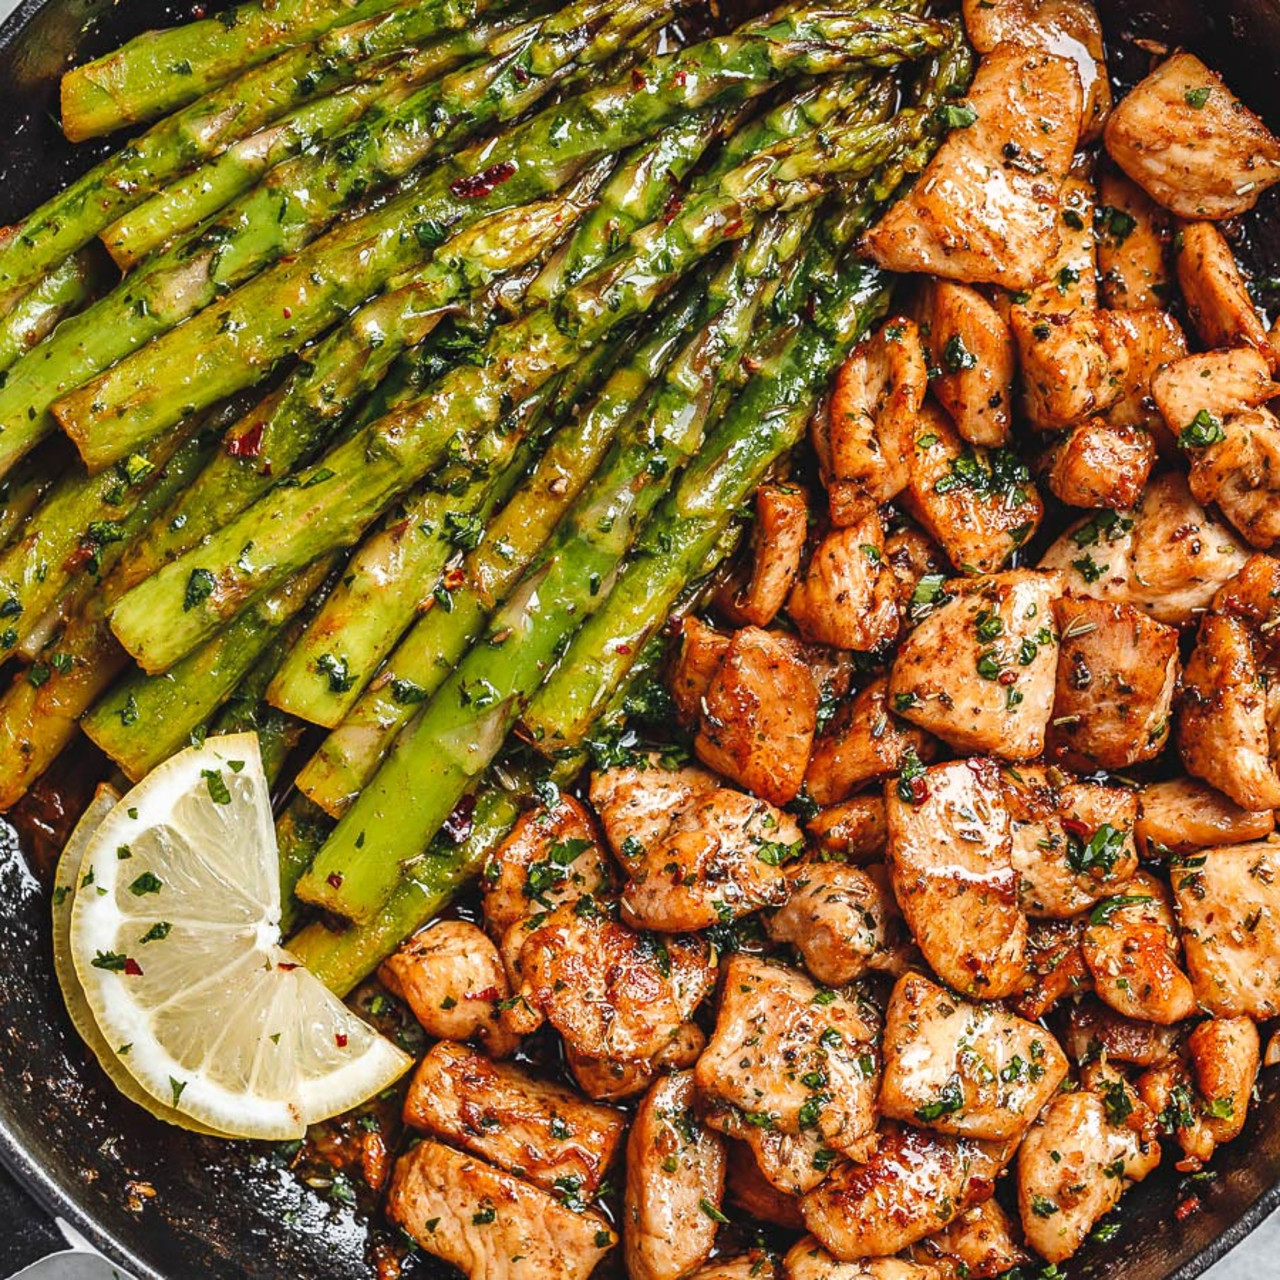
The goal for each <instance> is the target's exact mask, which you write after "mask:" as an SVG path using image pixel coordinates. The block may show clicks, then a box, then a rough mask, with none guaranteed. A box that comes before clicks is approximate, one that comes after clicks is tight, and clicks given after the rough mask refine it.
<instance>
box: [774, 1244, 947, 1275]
mask: <svg viewBox="0 0 1280 1280" xmlns="http://www.w3.org/2000/svg"><path fill="white" fill-rule="evenodd" d="M782 1271H783V1275H785V1276H786V1280H942V1276H941V1273H940V1272H939V1271H938V1269H937V1268H936V1267H931V1266H928V1265H927V1264H921V1263H918V1262H908V1261H907V1260H906V1259H904V1258H857V1259H855V1260H854V1261H852V1262H842V1261H841V1260H840V1259H839V1258H835V1257H833V1256H832V1255H831V1254H829V1253H828V1252H827V1251H826V1250H825V1249H824V1248H823V1247H822V1246H821V1245H820V1244H819V1243H818V1241H817V1239H816V1238H815V1237H814V1236H805V1237H804V1239H802V1240H797V1241H796V1242H795V1244H793V1245H792V1246H791V1248H790V1249H789V1250H788V1251H787V1256H786V1257H785V1258H784V1259H783V1260H782Z"/></svg>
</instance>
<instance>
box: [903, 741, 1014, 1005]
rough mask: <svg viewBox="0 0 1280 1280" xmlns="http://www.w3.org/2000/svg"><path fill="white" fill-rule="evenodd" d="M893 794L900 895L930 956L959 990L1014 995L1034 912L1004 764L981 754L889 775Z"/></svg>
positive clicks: (988, 996) (995, 996)
mask: <svg viewBox="0 0 1280 1280" xmlns="http://www.w3.org/2000/svg"><path fill="white" fill-rule="evenodd" d="M885 797H886V811H887V815H888V820H889V844H888V847H887V850H886V856H887V861H888V865H889V874H890V877H891V880H892V884H893V891H894V896H895V897H896V898H897V899H898V905H899V906H900V907H901V908H902V914H903V916H904V917H905V918H906V921H907V924H908V925H909V926H910V928H911V932H912V934H913V935H914V937H915V939H916V942H917V944H918V945H919V947H920V950H921V951H922V952H923V953H924V957H925V959H926V960H927V961H928V962H929V964H930V966H931V967H932V969H933V971H934V972H935V973H936V974H937V975H938V976H939V977H940V978H941V979H942V980H943V981H944V982H946V983H947V984H948V985H949V986H951V987H953V988H954V989H955V990H957V991H960V992H963V993H965V994H969V995H975V996H979V997H981V998H983V999H988V1000H995V999H999V998H1001V997H1003V996H1008V995H1012V994H1013V993H1014V992H1016V991H1017V990H1019V989H1020V988H1021V986H1022V985H1023V982H1024V974H1023V960H1024V956H1025V952H1026V945H1027V918H1026V916H1025V915H1024V914H1023V913H1022V909H1021V908H1020V906H1019V905H1018V876H1017V873H1016V872H1015V871H1014V869H1013V844H1012V837H1011V834H1010V829H1009V812H1008V810H1007V809H1006V808H1005V807H1004V805H1003V804H1002V803H1001V790H1000V775H999V770H998V769H997V767H996V766H995V765H994V764H993V763H992V762H991V761H990V760H981V759H977V758H973V759H969V760H957V761H954V762H953V763H951V764H941V765H934V766H933V767H932V768H930V769H928V770H919V771H915V770H913V771H912V776H910V777H908V776H905V775H904V776H902V777H900V778H899V780H898V781H897V782H890V783H887V784H886V786H885Z"/></svg>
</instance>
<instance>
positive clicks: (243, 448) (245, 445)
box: [226, 422, 267, 458]
mask: <svg viewBox="0 0 1280 1280" xmlns="http://www.w3.org/2000/svg"><path fill="white" fill-rule="evenodd" d="M266 425H267V424H266V423H265V422H255V423H254V424H253V426H251V427H250V428H249V429H248V431H242V432H241V433H240V434H239V435H238V436H228V437H227V444H226V449H227V452H228V453H229V454H230V455H231V456H232V457H233V458H256V457H257V456H258V454H260V453H261V452H262V433H263V431H264V430H265V429H266Z"/></svg>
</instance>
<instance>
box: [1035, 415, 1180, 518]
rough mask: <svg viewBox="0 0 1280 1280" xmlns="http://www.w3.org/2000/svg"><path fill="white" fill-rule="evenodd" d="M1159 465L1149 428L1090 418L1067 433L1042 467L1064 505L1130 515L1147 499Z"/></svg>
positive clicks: (1052, 488)
mask: <svg viewBox="0 0 1280 1280" xmlns="http://www.w3.org/2000/svg"><path fill="white" fill-rule="evenodd" d="M1155 460H1156V442H1155V440H1154V438H1153V437H1152V436H1151V434H1150V432H1148V431H1147V430H1145V428H1142V427H1113V426H1110V425H1109V424H1108V423H1106V422H1104V421H1103V420H1102V419H1101V418H1090V419H1089V420H1088V421H1087V422H1081V423H1079V424H1077V425H1076V426H1074V427H1071V428H1070V429H1069V430H1068V431H1066V432H1065V433H1064V434H1063V436H1062V438H1061V439H1060V440H1059V441H1058V442H1057V443H1056V444H1055V445H1054V446H1053V448H1052V449H1051V450H1050V451H1049V453H1048V455H1047V456H1046V458H1045V459H1044V462H1043V466H1044V469H1045V472H1046V477H1047V481H1048V485H1049V490H1050V492H1051V493H1052V494H1053V495H1054V497H1056V498H1057V499H1058V501H1059V502H1064V503H1066V504H1067V506H1069V507H1104V508H1109V509H1113V510H1114V509H1116V508H1119V509H1120V510H1125V509H1126V508H1128V507H1131V506H1133V504H1134V503H1135V502H1137V501H1138V499H1139V498H1140V497H1141V496H1142V487H1143V485H1145V484H1146V482H1147V477H1148V476H1149V475H1150V474H1151V467H1152V464H1153V463H1154V462H1155Z"/></svg>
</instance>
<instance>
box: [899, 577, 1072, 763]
mask: <svg viewBox="0 0 1280 1280" xmlns="http://www.w3.org/2000/svg"><path fill="white" fill-rule="evenodd" d="M1061 590H1062V588H1061V578H1060V577H1059V575H1057V574H1053V573H1038V572H1035V571H1033V570H1028V569H1015V570H1012V571H1011V572H1008V573H1000V574H992V575H989V576H987V577H983V578H974V579H957V580H955V581H953V582H950V583H948V584H947V586H946V593H947V594H948V595H949V596H950V597H951V599H950V601H949V602H948V603H946V604H943V605H942V607H941V608H938V609H937V610H936V611H935V612H933V613H932V614H930V616H929V617H927V618H926V619H925V620H924V621H923V622H921V623H920V624H919V625H918V626H917V627H916V629H915V630H914V631H913V632H912V633H911V634H910V635H909V636H908V637H907V638H906V639H905V640H904V641H903V642H902V644H901V645H900V646H899V648H898V652H897V654H896V656H895V658H894V661H893V666H892V667H891V668H890V672H889V697H890V705H891V706H892V707H893V709H894V710H895V711H896V712H897V713H898V714H899V715H900V716H902V717H903V718H904V719H907V720H909V721H911V722H912V723H913V724H916V725H918V726H919V727H920V728H922V729H925V730H927V731H928V732H929V733H932V734H935V735H936V736H937V737H939V738H941V739H942V740H943V741H944V742H946V743H948V744H949V745H950V746H952V747H954V748H955V749H956V750H957V751H966V752H991V753H993V754H996V755H999V756H1002V757H1003V758H1005V759H1007V760H1030V759H1033V758H1034V757H1035V756H1038V755H1040V753H1041V752H1042V751H1043V750H1044V738H1045V730H1046V729H1047V727H1048V724H1049V716H1050V714H1051V712H1052V710H1053V692H1054V679H1055V673H1056V670H1057V648H1058V636H1057V633H1056V632H1055V630H1054V619H1053V602H1054V599H1055V598H1056V597H1057V596H1058V595H1060V594H1061Z"/></svg>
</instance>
